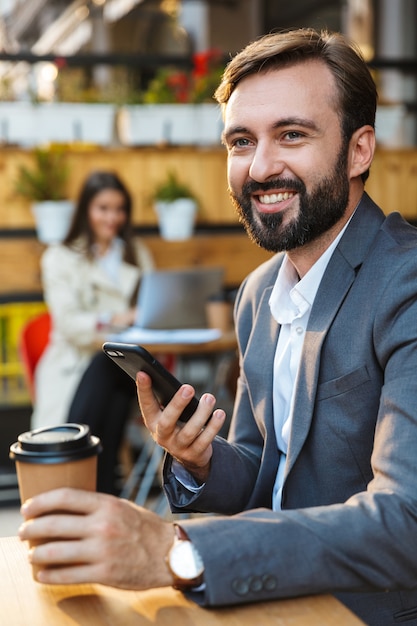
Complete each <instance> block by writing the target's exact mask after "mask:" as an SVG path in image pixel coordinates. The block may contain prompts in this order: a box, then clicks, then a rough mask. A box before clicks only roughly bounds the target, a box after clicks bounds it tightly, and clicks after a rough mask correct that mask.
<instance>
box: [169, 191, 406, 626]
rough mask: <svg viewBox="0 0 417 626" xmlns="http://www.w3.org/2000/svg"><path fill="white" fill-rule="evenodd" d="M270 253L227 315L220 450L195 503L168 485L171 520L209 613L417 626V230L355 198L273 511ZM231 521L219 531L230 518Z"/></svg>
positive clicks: (322, 300) (324, 290)
mask: <svg viewBox="0 0 417 626" xmlns="http://www.w3.org/2000/svg"><path fill="white" fill-rule="evenodd" d="M281 259H282V256H281V255H277V256H275V257H274V258H272V259H271V260H269V261H267V262H266V263H265V264H263V265H262V266H260V267H259V268H258V269H256V270H255V271H254V272H253V273H252V274H251V275H250V276H249V277H248V278H247V279H246V281H245V283H244V284H243V285H242V287H241V290H240V292H239V295H238V298H237V303H236V310H235V315H236V327H237V334H238V342H239V351H240V365H241V369H240V378H239V381H238V390H237V396H236V403H235V410H234V414H233V418H232V424H231V429H230V437H229V441H228V442H226V441H224V440H222V439H220V438H217V439H216V441H215V442H214V450H213V459H212V468H211V473H210V478H209V479H208V481H207V483H206V485H205V486H204V488H203V489H202V491H201V492H200V493H199V494H192V493H190V492H188V491H187V490H185V489H184V488H182V487H181V485H179V483H178V482H177V481H176V480H175V478H174V477H173V475H172V472H171V459H170V458H169V457H168V458H167V460H166V463H165V468H164V480H165V489H166V492H167V494H168V497H169V499H170V501H171V507H172V510H173V511H174V512H184V511H199V512H215V513H219V514H221V515H219V516H214V517H210V518H209V519H208V518H207V517H201V518H200V517H199V518H197V519H192V520H188V521H184V522H183V526H184V528H185V529H186V531H187V533H188V534H189V536H190V537H191V539H192V540H193V541H194V542H195V544H196V546H197V548H198V550H199V551H200V552H201V555H202V557H203V560H204V564H205V581H206V589H205V592H204V594H200V597H198V595H197V594H196V599H197V601H200V602H201V603H203V604H206V605H223V604H235V603H244V602H253V601H257V600H265V599H272V598H285V597H291V596H298V595H304V594H314V593H328V592H330V593H334V595H336V596H337V597H338V598H339V599H341V600H342V602H344V603H345V604H346V605H347V606H348V607H350V608H351V609H352V610H353V611H354V612H355V613H357V615H359V616H360V617H361V618H362V619H363V620H364V621H365V622H366V623H367V624H370V625H373V624H374V625H375V626H384V625H385V624H396V623H398V622H403V621H407V624H417V298H416V293H417V230H416V229H414V228H413V227H412V226H410V225H409V224H407V223H406V222H405V221H404V220H403V219H402V218H401V216H400V215H399V214H398V213H394V214H391V215H389V216H387V217H385V216H384V214H383V213H382V211H381V210H380V209H379V208H378V207H377V206H376V205H375V204H374V203H373V202H372V201H371V200H370V198H369V197H368V196H367V195H366V194H364V196H363V198H362V200H361V202H360V204H359V207H358V208H357V210H356V213H355V215H354V216H353V218H352V220H351V222H350V224H349V226H348V228H347V229H346V231H345V233H344V235H343V237H342V238H341V240H340V242H339V244H338V246H337V248H336V250H335V252H334V253H333V255H332V258H331V260H330V262H329V264H328V267H327V269H326V272H325V274H324V276H323V279H322V281H321V284H320V287H319V290H318V292H317V296H316V299H315V302H314V305H313V308H312V311H311V315H310V320H309V324H308V329H307V333H306V337H305V342H304V348H303V356H302V362H301V367H300V373H299V378H298V382H297V388H296V401H295V407H294V419H293V425H292V431H291V436H290V442H289V450H288V456H287V464H286V472H285V480H284V486H283V497H282V506H283V510H282V511H279V512H274V511H272V510H271V496H272V488H273V484H274V480H275V475H276V471H277V467H278V462H279V453H278V451H277V448H276V440H275V433H274V426H273V415H272V369H273V367H272V364H273V358H274V351H275V347H276V343H277V337H278V333H279V327H278V325H277V324H276V322H275V321H274V319H273V318H272V317H271V315H270V310H269V306H268V300H269V296H270V293H271V289H272V286H273V284H274V281H275V278H276V275H277V271H278V268H279V265H280V263H281ZM231 514H235V515H234V517H233V518H232V519H231V518H230V517H228V516H229V515H231Z"/></svg>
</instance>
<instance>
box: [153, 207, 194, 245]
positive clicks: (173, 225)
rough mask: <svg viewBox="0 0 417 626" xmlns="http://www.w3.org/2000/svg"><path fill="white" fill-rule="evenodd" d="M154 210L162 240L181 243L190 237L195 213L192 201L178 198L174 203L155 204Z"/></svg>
mask: <svg viewBox="0 0 417 626" xmlns="http://www.w3.org/2000/svg"><path fill="white" fill-rule="evenodd" d="M155 208H156V213H157V215H158V220H159V231H160V233H161V237H162V238H163V239H168V240H171V241H181V240H183V239H189V238H190V237H191V236H192V234H193V231H194V222H195V214H196V211H197V204H196V202H195V201H194V200H191V199H190V198H179V199H178V200H175V201H174V202H157V203H156V205H155Z"/></svg>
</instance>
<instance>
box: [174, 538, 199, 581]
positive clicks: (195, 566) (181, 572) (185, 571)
mask: <svg viewBox="0 0 417 626" xmlns="http://www.w3.org/2000/svg"><path fill="white" fill-rule="evenodd" d="M169 565H170V567H171V570H172V571H173V572H174V574H175V575H176V576H178V578H182V579H183V580H194V578H198V577H199V576H200V575H201V574H202V573H203V570H204V565H203V561H202V560H201V557H200V555H199V554H198V552H197V550H195V549H194V547H193V544H192V543H191V541H177V542H176V543H175V544H174V545H173V547H172V549H171V552H170V554H169Z"/></svg>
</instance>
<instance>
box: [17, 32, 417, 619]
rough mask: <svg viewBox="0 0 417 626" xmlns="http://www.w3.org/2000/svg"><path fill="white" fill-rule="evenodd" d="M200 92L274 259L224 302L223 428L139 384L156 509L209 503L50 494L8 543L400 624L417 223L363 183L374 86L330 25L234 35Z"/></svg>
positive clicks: (414, 401)
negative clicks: (332, 599) (218, 108)
mask: <svg viewBox="0 0 417 626" xmlns="http://www.w3.org/2000/svg"><path fill="white" fill-rule="evenodd" d="M216 97H217V100H218V102H219V103H221V105H222V107H223V115H224V122H225V129H224V142H225V145H226V147H227V151H228V179H229V187H230V193H231V197H232V199H233V201H234V203H235V205H236V208H237V211H238V213H239V215H240V217H241V220H242V222H243V223H244V225H245V227H246V229H247V231H248V233H249V235H250V236H251V237H252V238H253V239H254V240H255V241H256V242H257V243H258V244H259V245H261V246H263V247H265V248H266V249H268V250H272V251H275V252H277V254H276V255H274V257H273V258H272V259H270V260H269V261H267V262H266V263H265V264H263V265H262V266H260V267H259V268H258V269H256V270H255V271H254V272H253V273H252V274H251V275H250V276H249V277H248V278H247V279H246V280H245V282H244V283H243V285H242V287H241V289H240V291H239V294H238V297H237V301H236V307H235V321H236V330H237V336H238V343H239V354H240V376H239V381H238V388H237V394H236V401H235V407H234V413H233V417H232V422H231V428H230V433H229V438H228V441H225V440H224V439H222V438H220V437H218V436H217V433H218V432H219V431H220V429H221V427H222V425H223V422H224V419H225V415H224V412H223V411H222V410H221V409H217V410H215V411H214V412H213V414H212V411H213V407H214V404H215V399H214V398H213V397H212V396H211V395H210V394H205V395H204V396H202V399H201V401H200V404H199V408H198V409H197V411H196V412H195V413H194V415H193V416H192V418H191V419H190V420H189V422H187V424H185V425H181V424H179V423H178V421H177V420H178V417H179V415H180V413H181V412H182V410H183V409H184V407H185V406H186V405H187V403H188V402H189V400H190V398H191V397H192V395H193V393H194V391H193V389H192V388H191V387H190V386H189V385H183V386H182V388H181V389H180V390H179V391H178V393H177V394H176V396H175V397H174V398H173V400H172V401H171V402H170V404H169V405H168V406H167V407H166V408H165V409H164V410H161V408H160V406H159V404H158V402H157V401H156V399H155V397H154V395H153V393H152V389H151V384H150V379H149V378H148V377H147V376H146V374H138V376H137V386H138V396H139V400H140V405H141V410H142V414H143V416H144V419H145V422H146V425H147V427H148V428H149V430H150V431H151V433H152V435H153V437H154V439H155V440H156V441H157V442H158V443H159V444H160V445H161V446H163V447H164V448H165V449H166V450H167V452H168V454H167V457H166V461H165V467H164V482H165V489H166V492H167V495H168V497H169V499H170V501H171V507H172V510H173V511H174V512H177V513H184V512H190V511H198V512H215V513H217V514H218V515H216V516H208V517H200V518H198V519H190V520H184V521H181V524H180V526H177V527H176V534H177V538H176V539H175V541H174V530H173V528H172V525H171V524H169V523H167V522H163V521H162V520H159V519H158V518H157V517H156V516H153V515H152V514H151V513H149V512H147V511H144V510H141V509H138V508H135V507H133V506H132V505H131V504H129V503H126V502H122V501H117V500H116V499H114V498H110V497H107V498H106V496H101V495H99V494H94V495H91V494H86V493H83V492H74V491H65V490H64V491H57V492H52V493H50V494H44V495H43V496H39V497H37V498H35V499H34V500H33V501H31V502H30V503H28V505H27V506H25V507H24V510H23V512H24V515H25V517H26V518H27V520H28V521H27V522H26V523H25V524H24V526H23V528H22V531H21V536H22V538H24V539H27V538H38V537H45V536H47V537H49V538H50V539H51V541H50V543H48V544H46V545H44V546H39V547H37V548H36V549H35V550H34V551H33V553H32V560H33V561H34V562H36V563H38V564H42V563H43V564H45V566H49V567H50V569H45V570H44V571H43V572H41V573H40V575H39V579H40V580H42V581H43V582H54V583H59V582H83V581H95V582H103V583H105V584H111V585H117V586H126V587H133V588H146V587H149V586H160V585H164V584H169V582H171V583H175V584H176V585H177V586H178V587H179V588H181V589H184V590H187V589H188V592H189V593H190V595H191V597H193V598H195V599H196V601H198V602H200V603H202V604H204V605H207V606H216V605H225V604H236V603H245V602H255V601H259V600H266V599H275V598H285V597H293V596H299V595H304V594H314V593H334V594H335V595H336V596H337V597H338V598H339V599H340V600H341V601H342V602H344V603H345V604H346V605H347V606H348V607H350V608H351V609H352V610H353V611H354V612H355V613H356V614H357V615H358V616H360V617H361V618H362V619H363V620H364V621H365V623H366V624H368V625H370V626H386V625H389V624H396V623H399V622H407V624H410V625H411V624H417V557H416V555H417V481H416V480H415V476H416V474H417V454H416V450H417V376H416V371H417V299H416V292H417V231H416V229H414V228H413V227H412V226H410V225H409V224H407V223H406V222H405V221H404V220H403V219H402V217H401V216H400V214H399V213H393V214H391V215H388V216H385V215H384V213H383V212H382V211H381V209H380V208H378V207H377V206H376V205H375V204H374V202H372V200H371V199H370V198H369V196H368V195H367V194H366V193H365V191H364V184H365V181H366V179H367V177H368V174H369V168H370V166H371V162H372V158H373V154H374V147H375V136H374V122H375V110H376V102H377V95H376V88H375V84H374V82H373V80H372V77H371V75H370V73H369V70H368V68H367V66H366V64H365V62H364V61H363V59H362V58H361V56H360V54H359V53H358V51H357V50H356V49H355V47H354V46H352V45H350V44H349V43H348V42H347V41H346V40H345V39H344V38H343V37H342V36H340V35H338V34H329V33H317V32H315V31H312V30H308V29H301V30H296V31H291V32H285V33H276V34H272V35H268V36H266V37H264V38H261V39H259V40H257V41H255V42H253V43H251V44H249V46H247V47H246V48H245V49H244V50H243V51H242V52H241V53H239V54H238V55H236V57H235V58H234V59H233V60H232V61H231V62H230V64H229V65H228V67H227V68H226V70H225V73H224V76H223V80H222V82H221V84H220V86H219V88H218V90H217V92H216ZM399 208H401V207H399ZM211 414H212V415H211ZM210 416H211V418H210ZM209 418H210V419H209ZM208 420H209V421H208ZM54 510H60V511H65V510H66V511H67V514H64V513H61V514H60V515H52V512H53V511H54ZM73 512H76V513H78V514H79V515H78V516H76V517H75V520H74V519H73V516H72V515H71V513H73ZM38 516H43V517H38ZM54 537H58V538H60V539H59V540H57V541H53V538H54ZM63 537H64V538H65V537H67V538H68V539H69V540H70V541H66V540H63V539H62V538H63ZM173 541H174V547H173V548H170V546H171V544H172V542H173ZM184 544H186V545H184ZM181 555H182V556H181ZM80 563H81V565H80ZM57 564H60V565H61V567H60V568H57V567H55V568H54V567H53V566H54V565H57ZM201 583H203V584H201Z"/></svg>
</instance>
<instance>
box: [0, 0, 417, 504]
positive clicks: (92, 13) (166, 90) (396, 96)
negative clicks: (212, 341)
mask: <svg viewBox="0 0 417 626" xmlns="http://www.w3.org/2000/svg"><path fill="white" fill-rule="evenodd" d="M416 23H417V1H416V0H291V2H288V0H74V1H71V0H0V275H1V280H0V503H1V502H2V501H3V502H6V503H7V502H9V501H14V500H15V499H16V497H17V491H16V481H15V476H14V469H13V467H12V465H11V463H10V461H9V459H8V450H9V446H10V444H11V443H12V442H13V441H14V440H15V438H16V436H17V434H18V433H20V432H23V431H24V430H26V429H27V428H28V424H29V416H30V413H31V396H30V392H29V389H28V383H27V378H26V376H25V372H24V367H23V364H22V359H21V353H20V349H19V345H20V339H21V333H22V329H23V327H24V325H25V323H26V322H27V321H28V320H29V319H31V318H32V317H34V316H36V315H37V314H38V313H40V312H42V311H43V310H44V309H45V304H44V302H43V295H42V285H41V279H40V268H39V259H40V256H41V254H42V252H43V250H44V249H45V247H46V246H48V245H49V244H50V243H51V242H53V241H57V240H59V239H60V238H62V235H56V234H53V235H51V236H50V238H48V237H49V235H46V236H45V235H41V234H40V231H39V229H38V224H37V222H36V219H35V212H34V211H33V205H34V203H35V202H37V201H39V200H49V199H50V198H49V196H48V194H50V195H51V196H53V195H59V196H60V197H59V198H55V199H58V200H66V201H67V202H69V203H70V204H71V203H72V202H73V201H74V199H75V198H76V196H77V194H78V192H79V189H80V187H81V184H82V181H83V180H84V178H85V177H86V176H87V174H88V173H89V172H91V171H93V170H95V169H105V170H114V171H116V172H117V173H118V174H119V175H120V176H121V177H122V178H123V180H124V181H125V182H126V184H127V185H128V186H129V188H130V189H131V191H132V195H133V198H134V210H133V223H134V228H135V233H136V234H137V235H140V236H141V237H143V238H144V240H145V241H146V244H147V245H148V247H149V249H150V250H151V252H152V255H153V257H154V259H155V263H156V266H157V267H161V268H165V267H167V268H169V267H177V266H181V267H184V266H185V267H188V266H210V265H222V266H223V267H224V268H225V281H226V284H225V286H226V287H227V289H229V290H233V289H235V288H236V287H237V286H238V285H239V284H240V282H241V280H242V279H243V278H244V276H245V275H246V274H247V273H248V272H249V271H251V269H253V268H254V267H255V266H256V265H258V264H259V263H260V262H262V261H263V260H264V259H265V258H267V256H268V254H267V253H265V252H264V251H262V250H260V249H259V248H257V247H256V246H255V245H254V244H251V243H250V242H249V241H248V239H247V237H246V235H245V233H244V232H243V230H242V227H241V226H240V224H239V223H238V222H237V218H236V216H235V214H234V211H233V208H232V206H231V204H230V200H229V197H228V193H227V186H226V154H225V150H224V148H223V147H222V146H221V143H220V133H221V130H222V121H221V116H220V112H219V110H218V107H217V105H216V104H215V103H214V101H213V98H212V95H213V92H214V89H215V87H216V85H217V84H218V81H219V78H220V76H221V73H222V71H223V69H224V66H225V64H226V63H227V61H228V59H230V58H231V57H232V56H233V55H234V54H235V53H236V52H237V51H239V50H240V49H241V48H242V47H244V46H245V45H246V44H247V43H248V42H249V41H250V40H253V39H255V38H256V37H258V36H260V35H262V34H265V33H268V32H271V31H273V30H280V29H287V28H294V27H305V26H312V27H315V28H319V29H320V28H327V29H329V30H337V31H341V32H343V33H346V34H347V35H349V36H350V37H351V38H352V39H354V40H355V41H356V42H357V43H358V44H359V45H360V47H361V49H362V52H363V55H364V57H365V59H366V61H367V62H368V63H369V66H370V68H371V71H372V73H373V75H374V77H375V80H376V83H377V85H378V89H379V95H380V98H379V106H378V111H377V124H376V134H377V146H378V147H377V153H376V156H375V161H374V164H373V165H372V168H371V176H370V179H369V181H368V182H367V187H366V188H367V191H368V192H369V193H370V195H372V196H373V198H374V199H375V200H376V201H377V202H378V203H379V204H380V206H381V207H382V209H383V210H384V211H386V212H391V211H400V212H401V213H402V214H403V216H404V217H405V218H406V219H407V220H409V221H410V222H411V223H417V29H416V27H415V26H416ZM40 151H41V152H40ZM24 168H32V173H33V175H34V176H35V179H36V182H37V185H38V189H37V190H32V191H28V190H26V191H25V192H24V191H22V187H21V184H20V182H21V181H20V176H21V172H22V169H24ZM172 173H174V174H175V175H176V176H177V177H178V178H179V179H180V182H181V183H182V184H183V185H187V186H188V187H189V188H190V189H191V191H192V193H193V194H194V195H195V196H196V198H197V200H198V212H197V215H196V218H195V223H194V230H193V232H192V234H191V236H190V237H188V238H187V239H182V240H180V241H175V240H166V239H164V237H162V236H161V234H160V230H159V224H158V215H157V212H156V211H155V207H154V201H153V199H154V196H155V188H156V186H157V185H158V184H159V183H160V182H161V180H163V179H164V177H165V176H169V175H170V174H172ZM63 174H65V175H63ZM56 181H59V183H60V184H61V183H62V186H63V189H62V191H61V193H60V194H57V193H55V194H54V192H57V184H58V183H57V182H56ZM51 187H52V189H51ZM40 188H41V192H39V189H40ZM38 192H39V193H38ZM55 214H57V212H55ZM52 221H54V220H53V219H52V218H51V217H49V223H51V222H52ZM203 369H204V368H203Z"/></svg>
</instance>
